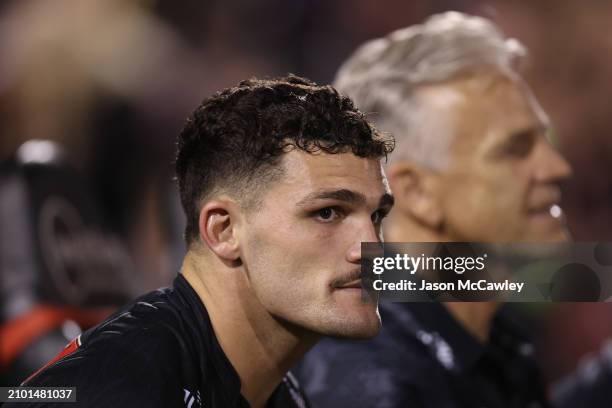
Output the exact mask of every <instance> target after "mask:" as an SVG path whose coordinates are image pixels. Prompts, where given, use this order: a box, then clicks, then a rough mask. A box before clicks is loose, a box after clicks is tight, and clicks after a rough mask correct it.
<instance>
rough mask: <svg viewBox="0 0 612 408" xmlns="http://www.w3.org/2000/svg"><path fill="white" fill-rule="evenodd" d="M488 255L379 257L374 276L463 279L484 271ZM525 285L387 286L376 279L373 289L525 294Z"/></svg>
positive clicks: (399, 283) (403, 282) (484, 282)
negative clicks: (393, 273) (443, 274)
mask: <svg viewBox="0 0 612 408" xmlns="http://www.w3.org/2000/svg"><path fill="white" fill-rule="evenodd" d="M486 258H487V254H484V255H483V256H479V257H440V256H425V254H422V255H421V256H416V257H415V256H409V255H407V254H396V255H395V257H376V258H374V259H373V267H372V272H373V273H374V274H375V275H381V274H382V273H383V272H385V271H389V270H403V271H406V272H409V273H410V275H414V274H415V273H416V272H417V271H420V272H427V271H453V272H455V273H456V274H458V275H462V274H463V273H464V272H466V271H482V270H483V269H484V268H485V260H486ZM524 285H525V283H524V282H512V281H510V280H508V279H505V280H504V281H502V282H490V281H487V280H486V279H478V280H470V279H466V280H458V281H456V282H428V281H426V280H421V281H420V282H415V281H412V280H408V279H402V280H400V281H396V282H384V281H383V280H382V279H374V281H373V282H372V286H373V288H374V290H376V291H387V290H388V291H419V290H426V291H430V290H433V291H438V290H439V291H455V290H471V291H515V292H517V293H520V292H521V290H523V286H524Z"/></svg>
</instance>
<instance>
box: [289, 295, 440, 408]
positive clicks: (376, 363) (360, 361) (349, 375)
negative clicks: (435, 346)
mask: <svg viewBox="0 0 612 408" xmlns="http://www.w3.org/2000/svg"><path fill="white" fill-rule="evenodd" d="M391 309H393V306H392V307H391ZM383 312H385V314H386V316H385V318H384V319H383V327H382V329H381V332H380V333H379V335H378V336H376V337H375V338H374V339H372V340H339V339H324V340H322V341H321V342H320V343H319V344H318V345H317V346H315V347H314V348H313V350H311V351H310V352H309V353H308V354H307V355H306V356H305V358H304V359H303V361H302V362H301V363H300V365H299V366H298V367H297V369H296V374H297V375H298V378H299V379H300V382H301V383H302V385H303V387H304V389H305V391H306V394H307V395H308V396H309V398H310V399H311V400H312V401H313V403H314V404H317V405H319V406H322V407H326V406H333V403H332V401H330V400H329V399H330V398H333V399H334V401H333V402H334V403H348V404H351V403H355V404H357V406H369V405H368V404H374V405H375V406H390V407H393V406H402V404H403V403H406V404H410V406H415V407H418V406H420V404H424V400H423V399H424V398H425V396H428V401H429V402H430V403H431V400H432V398H434V399H436V398H438V397H439V399H440V405H439V406H441V407H442V406H446V405H442V404H443V401H445V398H444V396H445V395H446V394H447V393H448V389H447V388H445V385H444V384H445V383H446V378H445V373H444V370H443V368H442V366H441V365H440V364H439V362H438V360H437V358H436V356H435V355H434V353H433V350H432V348H431V347H428V346H427V345H426V342H424V340H423V339H421V338H420V337H419V336H421V335H424V332H422V330H421V328H420V326H419V325H418V323H417V322H416V321H413V320H411V317H410V316H409V314H403V313H402V311H401V310H400V311H394V310H389V308H387V310H381V314H382V313H383ZM396 312H397V313H396ZM432 395H433V396H434V397H431V396H432ZM434 402H435V401H434ZM429 406H431V404H429Z"/></svg>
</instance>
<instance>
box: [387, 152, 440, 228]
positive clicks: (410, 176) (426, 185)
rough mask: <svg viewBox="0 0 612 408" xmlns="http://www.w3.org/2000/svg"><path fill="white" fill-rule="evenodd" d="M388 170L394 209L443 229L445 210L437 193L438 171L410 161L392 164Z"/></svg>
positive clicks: (425, 225)
mask: <svg viewBox="0 0 612 408" xmlns="http://www.w3.org/2000/svg"><path fill="white" fill-rule="evenodd" d="M386 172H387V178H388V180H389V186H390V187H391V191H393V195H394V196H395V206H394V207H393V211H395V212H397V213H399V215H401V216H403V217H407V218H410V219H411V220H413V222H416V223H418V224H420V225H422V226H424V227H427V228H429V229H431V230H435V231H438V230H440V228H441V227H442V224H443V221H444V212H443V208H442V202H441V200H440V196H439V194H438V192H437V184H438V177H439V176H438V175H437V173H435V172H433V171H431V170H429V169H427V168H424V167H423V166H419V165H416V164H412V163H407V162H400V163H394V164H391V165H390V166H389V167H388V168H387V170H386Z"/></svg>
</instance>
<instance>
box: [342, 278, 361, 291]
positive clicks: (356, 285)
mask: <svg viewBox="0 0 612 408" xmlns="http://www.w3.org/2000/svg"><path fill="white" fill-rule="evenodd" d="M336 289H361V279H356V280H354V281H351V282H348V283H345V284H344V285H341V286H337V287H336Z"/></svg>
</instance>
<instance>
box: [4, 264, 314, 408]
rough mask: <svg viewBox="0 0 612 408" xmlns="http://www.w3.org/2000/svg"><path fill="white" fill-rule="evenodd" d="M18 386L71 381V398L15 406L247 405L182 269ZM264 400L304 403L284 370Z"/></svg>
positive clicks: (193, 407)
mask: <svg viewBox="0 0 612 408" xmlns="http://www.w3.org/2000/svg"><path fill="white" fill-rule="evenodd" d="M22 385H25V386H35V387H52V386H53V387H59V386H62V387H76V396H77V403H67V404H66V403H58V404H50V403H47V404H43V403H36V404H34V403H32V404H24V403H19V404H15V407H22V408H23V407H42V406H45V407H51V406H53V407H67V406H70V407H101V408H102V407H103V408H108V407H113V408H121V407H188V408H199V407H206V408H209V407H210V408H212V407H223V408H232V407H248V406H249V404H248V402H247V401H246V399H245V398H244V397H243V396H242V395H241V393H240V378H239V377H238V374H237V373H236V371H235V369H234V368H233V366H232V365H231V363H230V361H229V360H228V359H227V357H226V355H225V353H224V352H223V350H222V349H221V346H220V345H219V343H218V341H217V338H216V337H215V334H214V332H213V329H212V325H211V323H210V320H209V317H208V313H207V312H206V309H205V307H204V304H203V303H202V302H201V300H200V298H199V297H198V295H197V294H196V292H195V291H194V290H193V288H192V287H191V286H190V285H189V283H188V282H187V280H185V278H184V277H183V276H182V275H180V274H179V275H178V276H177V278H176V279H175V280H174V282H173V287H172V288H165V289H159V290H157V291H154V292H151V293H149V294H147V295H144V296H142V297H141V298H139V299H137V300H136V301H135V302H134V303H132V304H130V305H128V306H126V307H125V308H123V309H122V310H120V311H119V312H117V313H116V314H114V315H113V316H111V317H109V318H108V319H107V320H105V321H104V322H102V323H101V324H99V325H98V326H96V327H94V328H92V329H90V330H88V331H86V332H85V333H83V334H82V335H81V336H79V338H77V339H75V340H74V341H73V342H71V343H70V344H69V345H68V346H67V347H66V349H65V350H64V352H62V353H61V354H60V358H59V359H56V360H54V361H52V362H51V363H50V364H48V365H47V366H46V367H45V368H43V369H42V370H40V371H39V372H38V373H36V374H35V375H33V376H32V377H31V378H29V379H28V380H27V381H25V382H24V384H22ZM7 406H11V405H10V404H9V405H7ZM267 406H268V407H307V406H308V404H307V402H306V399H305V398H304V396H303V394H302V392H301V390H300V388H299V387H298V385H297V382H296V381H295V379H294V378H293V377H292V376H291V375H290V374H288V375H287V376H286V377H285V378H284V380H283V382H281V384H280V385H279V386H278V387H277V389H276V390H275V392H274V393H273V394H272V396H271V398H270V399H269V401H268V405H267Z"/></svg>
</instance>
